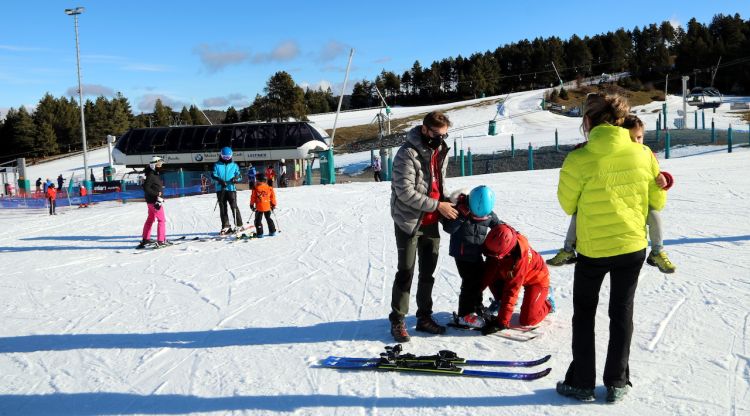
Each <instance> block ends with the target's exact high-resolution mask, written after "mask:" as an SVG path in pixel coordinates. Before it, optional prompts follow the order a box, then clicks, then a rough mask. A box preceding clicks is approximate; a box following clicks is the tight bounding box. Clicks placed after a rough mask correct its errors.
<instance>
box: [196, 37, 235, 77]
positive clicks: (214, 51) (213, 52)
mask: <svg viewBox="0 0 750 416" xmlns="http://www.w3.org/2000/svg"><path fill="white" fill-rule="evenodd" d="M222 49H224V46H221V45H219V46H216V45H215V46H209V45H207V44H205V43H204V44H200V45H198V46H196V47H194V48H193V52H194V53H196V54H198V56H199V57H200V60H201V62H202V63H203V65H205V66H206V68H207V69H208V71H209V72H212V73H213V72H216V71H219V70H221V69H224V68H226V67H227V66H230V65H238V64H241V63H243V62H245V61H246V60H247V59H248V57H249V55H248V53H247V52H245V51H242V50H222Z"/></svg>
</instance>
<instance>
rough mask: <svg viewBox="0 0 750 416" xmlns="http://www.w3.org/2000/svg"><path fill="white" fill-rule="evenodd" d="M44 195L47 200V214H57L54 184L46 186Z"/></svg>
mask: <svg viewBox="0 0 750 416" xmlns="http://www.w3.org/2000/svg"><path fill="white" fill-rule="evenodd" d="M45 195H46V197H47V202H49V215H57V213H56V212H55V206H56V205H57V203H56V200H57V191H56V190H55V184H53V183H51V184H49V186H47V191H46V193H45Z"/></svg>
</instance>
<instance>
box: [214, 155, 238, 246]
mask: <svg viewBox="0 0 750 416" xmlns="http://www.w3.org/2000/svg"><path fill="white" fill-rule="evenodd" d="M211 178H212V179H213V180H214V181H216V197H217V198H218V204H219V212H220V215H221V232H220V234H229V233H231V232H232V231H233V230H232V227H231V225H230V223H229V216H228V215H227V202H228V203H229V207H230V208H231V209H232V216H233V217H234V224H235V225H236V226H237V228H240V227H242V216H241V214H240V209H239V208H238V207H237V188H236V187H235V186H234V184H236V183H238V182H239V181H240V179H241V173H240V167H239V166H237V164H236V163H234V162H233V161H232V149H231V148H229V147H224V148H222V149H221V154H220V156H219V160H218V161H217V162H216V163H214V171H213V173H212V174H211Z"/></svg>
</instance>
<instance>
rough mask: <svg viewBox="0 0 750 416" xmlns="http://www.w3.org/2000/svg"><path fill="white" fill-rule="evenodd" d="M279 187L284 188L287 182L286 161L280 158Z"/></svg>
mask: <svg viewBox="0 0 750 416" xmlns="http://www.w3.org/2000/svg"><path fill="white" fill-rule="evenodd" d="M279 173H280V174H279V188H286V187H287V185H288V183H287V179H286V161H285V160H284V159H281V160H280V161H279Z"/></svg>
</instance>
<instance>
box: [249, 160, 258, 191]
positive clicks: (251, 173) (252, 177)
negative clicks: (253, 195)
mask: <svg viewBox="0 0 750 416" xmlns="http://www.w3.org/2000/svg"><path fill="white" fill-rule="evenodd" d="M256 175H257V172H256V170H255V166H253V164H252V163H250V164H249V165H248V167H247V184H248V185H250V190H253V189H255V176H256Z"/></svg>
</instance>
